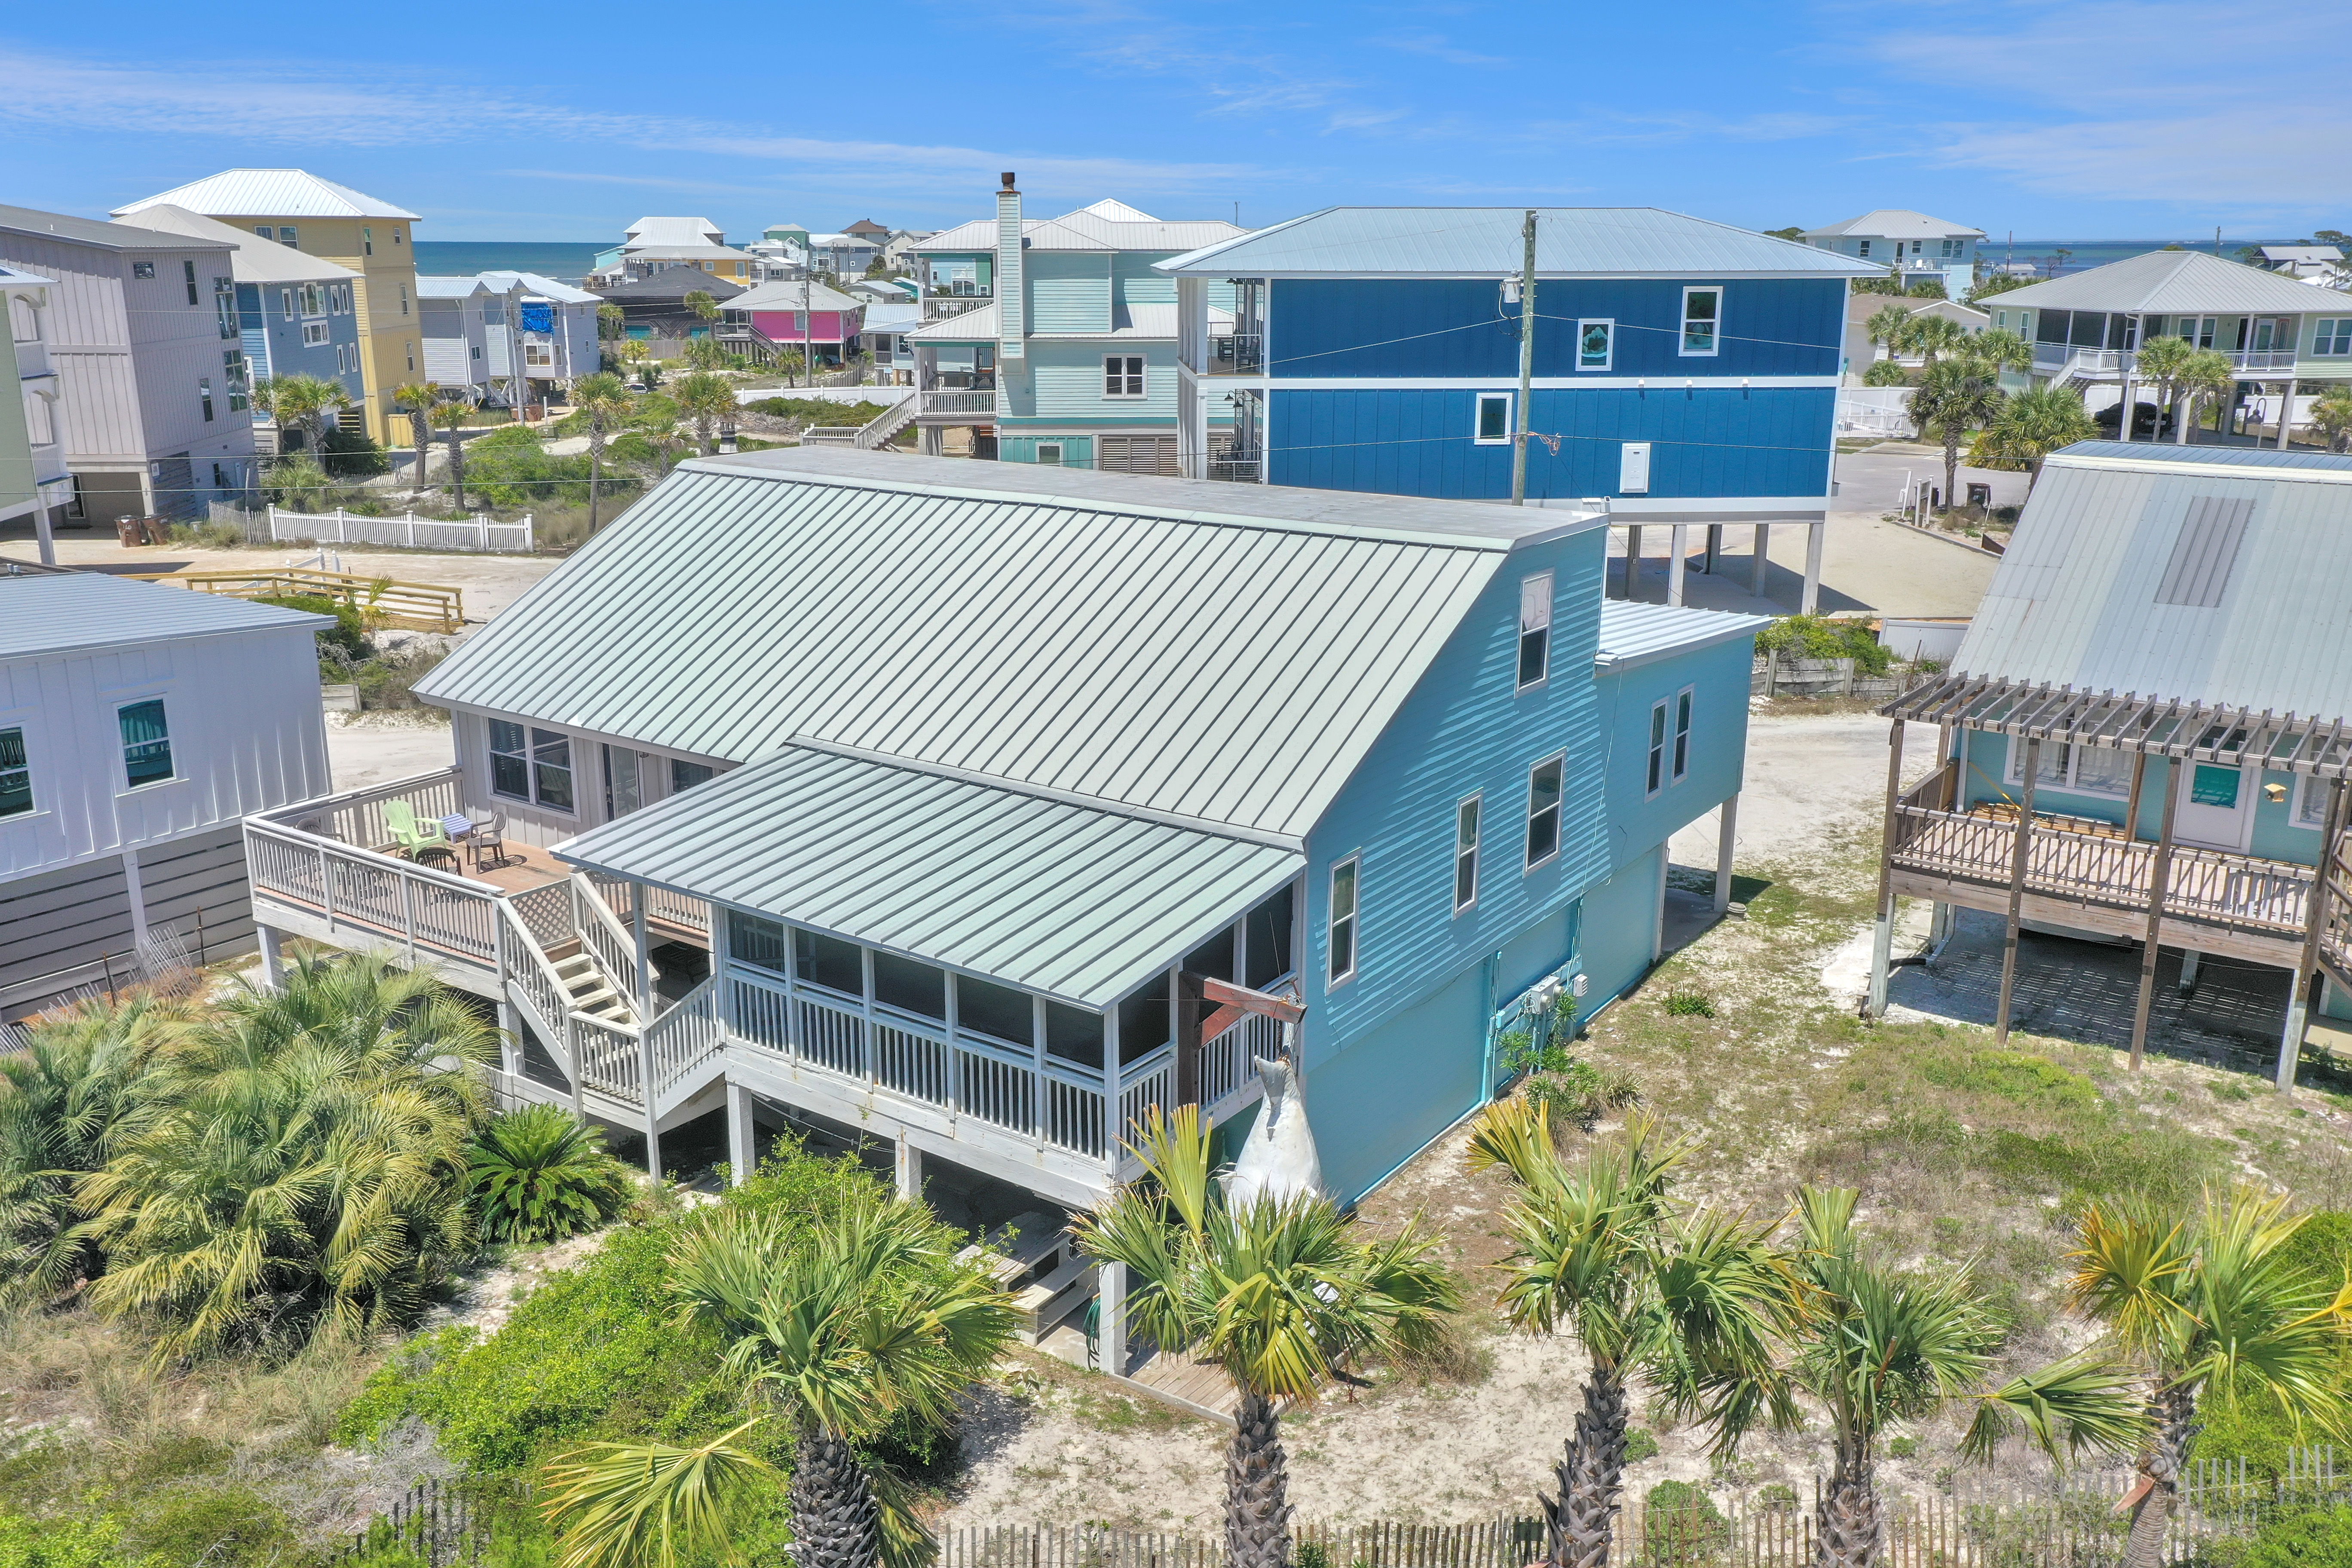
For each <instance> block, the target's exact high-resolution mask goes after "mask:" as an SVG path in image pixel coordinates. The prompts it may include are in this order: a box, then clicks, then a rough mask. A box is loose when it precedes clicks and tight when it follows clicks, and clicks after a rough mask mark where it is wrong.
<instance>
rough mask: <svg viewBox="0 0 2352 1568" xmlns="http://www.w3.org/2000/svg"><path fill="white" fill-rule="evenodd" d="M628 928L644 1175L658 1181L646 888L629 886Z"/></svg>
mask: <svg viewBox="0 0 2352 1568" xmlns="http://www.w3.org/2000/svg"><path fill="white" fill-rule="evenodd" d="M629 914H630V921H629V924H630V926H631V928H632V930H633V931H634V932H635V936H636V939H637V994H636V996H635V1004H636V1013H637V1089H638V1098H639V1100H641V1101H642V1103H643V1104H644V1106H645V1110H646V1174H647V1175H649V1176H651V1177H652V1178H653V1179H654V1180H655V1181H656V1182H658V1181H660V1180H661V1128H660V1126H659V1125H658V1124H659V1122H660V1120H661V1118H660V1114H659V1111H658V1110H657V1108H656V1100H657V1098H658V1096H659V1095H660V1092H661V1084H660V1083H659V1082H658V1081H657V1080H656V1079H655V1077H654V1032H653V1023H654V963H653V956H652V952H651V950H652V947H653V943H652V942H650V941H649V940H648V939H647V932H646V885H645V884H644V883H643V882H631V883H630V884H629Z"/></svg>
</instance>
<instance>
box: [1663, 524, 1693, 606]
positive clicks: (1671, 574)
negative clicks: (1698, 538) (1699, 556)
mask: <svg viewBox="0 0 2352 1568" xmlns="http://www.w3.org/2000/svg"><path fill="white" fill-rule="evenodd" d="M1667 537H1668V538H1669V539H1671V540H1672V541H1673V542H1674V553H1673V554H1672V555H1670V556H1668V557H1667V558H1666V603H1667V604H1669V605H1679V604H1681V603H1682V602H1683V574H1684V573H1685V572H1686V571H1688V570H1689V569H1690V524H1688V523H1686V522H1678V523H1676V524H1675V526H1674V529H1673V531H1671V532H1670V533H1669V534H1668V535H1667Z"/></svg>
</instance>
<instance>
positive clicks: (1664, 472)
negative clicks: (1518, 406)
mask: <svg viewBox="0 0 2352 1568" xmlns="http://www.w3.org/2000/svg"><path fill="white" fill-rule="evenodd" d="M1511 386H1512V384H1511V383H1510V382H1509V381H1507V380H1505V381H1498V382H1497V383H1496V385H1495V387H1494V390H1495V391H1497V392H1507V391H1509V390H1511ZM1268 402H1269V405H1270V411H1269V415H1268V421H1269V426H1268V435H1267V448H1268V459H1269V463H1270V467H1271V472H1270V478H1271V480H1272V482H1273V483H1275V484H1278V485H1306V486H1310V487H1313V488H1315V489H1344V490H1371V491H1377V492H1379V493H1381V494H1385V495H1417V496H1430V497H1433V498H1443V499H1448V500H1503V499H1506V498H1507V497H1508V496H1509V495H1510V493H1511V448H1510V447H1509V446H1508V445H1507V444H1502V445H1496V446H1480V445H1478V444H1477V442H1476V441H1475V439H1474V438H1473V437H1474V435H1475V421H1476V417H1477V394H1476V393H1475V391H1468V390H1464V391H1453V390H1438V389H1417V388H1404V389H1383V390H1379V391H1362V392H1355V391H1339V390H1328V389H1318V390H1313V391H1284V390H1282V389H1281V388H1280V386H1279V385H1278V384H1277V386H1276V389H1275V391H1274V393H1273V394H1272V395H1271V397H1270V398H1269V399H1268ZM1836 414H1837V391H1836V389H1835V388H1834V387H1826V386H1823V387H1753V388H1749V387H1727V386H1699V387H1683V386H1653V387H1646V388H1644V387H1591V388H1573V387H1572V388H1562V389H1559V390H1557V391H1554V390H1549V389H1545V388H1540V387H1539V388H1538V389H1537V391H1536V393H1535V406H1534V408H1533V409H1532V410H1531V411H1530V413H1529V419H1530V423H1531V424H1532V426H1533V427H1534V428H1535V429H1536V430H1537V431H1538V432H1540V433H1542V434H1545V435H1549V436H1557V437H1559V452H1558V453H1557V454H1555V453H1553V452H1552V451H1551V450H1550V448H1549V446H1548V445H1547V444H1546V443H1544V442H1540V441H1538V442H1534V443H1531V445H1530V449H1529V451H1528V494H1529V495H1530V496H1534V497H1537V498H1538V499H1549V498H1554V497H1558V498H1562V499H1570V500H1573V499H1578V498H1581V497H1586V496H1607V495H1615V494H1618V493H1619V491H1618V488H1617V484H1618V479H1620V477H1621V467H1620V465H1621V462H1622V457H1623V443H1625V442H1627V441H1647V442H1649V443H1650V488H1649V489H1648V490H1647V491H1646V492H1644V493H1645V494H1648V495H1651V496H1693V497H1706V496H1825V495H1827V494H1828V493H1829V488H1830V458H1831V451H1832V446H1833V444H1834V442H1833V437H1832V428H1833V426H1834V424H1835V420H1836Z"/></svg>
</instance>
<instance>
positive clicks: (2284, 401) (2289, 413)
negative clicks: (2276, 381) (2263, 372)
mask: <svg viewBox="0 0 2352 1568" xmlns="http://www.w3.org/2000/svg"><path fill="white" fill-rule="evenodd" d="M2293 424H2294V382H2292V381H2290V382H2288V383H2287V384H2286V385H2285V386H2284V387H2283V388H2281V389H2280V392H2279V438H2278V449H2279V450H2280V451H2282V452H2284V451H2285V450H2286V432H2287V426H2290V425H2293Z"/></svg>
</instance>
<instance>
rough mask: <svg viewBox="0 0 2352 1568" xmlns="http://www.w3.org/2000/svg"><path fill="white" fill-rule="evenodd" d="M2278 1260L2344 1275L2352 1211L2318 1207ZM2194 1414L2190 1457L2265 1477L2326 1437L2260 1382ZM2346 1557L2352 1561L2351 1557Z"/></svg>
mask: <svg viewBox="0 0 2352 1568" xmlns="http://www.w3.org/2000/svg"><path fill="white" fill-rule="evenodd" d="M2281 1259H2282V1261H2283V1262H2284V1265H2285V1266H2286V1267H2287V1268H2294V1269H2299V1270H2301V1271H2303V1272H2305V1273H2306V1274H2308V1275H2310V1276H2311V1277H2312V1278H2313V1279H2315V1280H2317V1281H2319V1282H2320V1283H2322V1284H2325V1285H2327V1286H2330V1287H2333V1286H2334V1285H2336V1283H2338V1282H2339V1281H2341V1280H2343V1279H2345V1278H2346V1276H2347V1274H2352V1213H2347V1212H2346V1211H2344V1210H2342V1209H2322V1210H2320V1211H2319V1212H2318V1213H2316V1214H2314V1215H2311V1217H2310V1218H2308V1219H2306V1220H2305V1221H2304V1222H2303V1224H2302V1225H2301V1226H2298V1227H2297V1228H2296V1230H2295V1233H2294V1237H2293V1239H2291V1240H2290V1241H2288V1243H2287V1244H2286V1246H2285V1247H2284V1249H2282V1252H2281ZM2342 1366H2343V1371H2342V1373H2341V1382H2342V1384H2343V1385H2344V1386H2346V1387H2347V1388H2352V1354H2347V1356H2346V1357H2345V1358H2344V1361H2343V1363H2342ZM2197 1415H2198V1420H2199V1422H2200V1431H2199V1433H2198V1436H2197V1437H2196V1440H2195V1442H2194V1443H2193V1444H2192V1445H2191V1447H2190V1448H2189V1454H2190V1456H2191V1457H2192V1458H2199V1459H2214V1458H2218V1459H2233V1458H2242V1459H2243V1460H2244V1461H2245V1462H2246V1468H2247V1469H2248V1471H2249V1472H2251V1473H2252V1474H2253V1475H2255V1476H2258V1477H2261V1478H2263V1479H2279V1478H2282V1477H2284V1475H2285V1474H2286V1472H2287V1465H2288V1459H2287V1456H2288V1454H2289V1452H2290V1451H2291V1450H2293V1449H2295V1448H2300V1447H2305V1446H2307V1445H2309V1444H2312V1443H2316V1442H2322V1441H2325V1440H2326V1435H2325V1434H2322V1433H2318V1432H2315V1431H2313V1430H2311V1429H2310V1428H2309V1427H2305V1428H2304V1429H2303V1430H2301V1431H2298V1430H2296V1429H2295V1427H2294V1426H2293V1424H2291V1423H2290V1422H2289V1421H2288V1420H2287V1419H2286V1417H2285V1416H2284V1415H2281V1414H2280V1413H2279V1411H2278V1409H2277V1407H2276V1406H2275V1405H2272V1404H2270V1403H2268V1402H2267V1401H2265V1400H2264V1399H2263V1397H2262V1395H2261V1392H2260V1390H2259V1387H2258V1386H2257V1385H2256V1384H2252V1383H2248V1384H2242V1386H2241V1387H2240V1388H2239V1389H2237V1390H2236V1391H2235V1397H2232V1398H2227V1399H2223V1398H2215V1397H2213V1396H2212V1395H2210V1394H2209V1395H2207V1396H2206V1397H2205V1398H2204V1399H2202V1400H2200V1402H2199V1404H2198V1407H2197ZM2310 1561H2312V1562H2315V1563H2316V1562H2333V1561H2335V1559H2333V1558H2312V1559H2310ZM2344 1561H2346V1562H2352V1556H2347V1557H2346V1558H2345V1559H2344Z"/></svg>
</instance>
